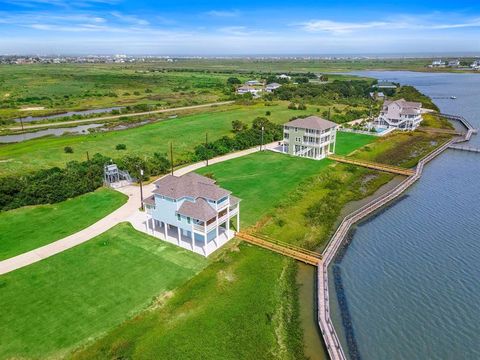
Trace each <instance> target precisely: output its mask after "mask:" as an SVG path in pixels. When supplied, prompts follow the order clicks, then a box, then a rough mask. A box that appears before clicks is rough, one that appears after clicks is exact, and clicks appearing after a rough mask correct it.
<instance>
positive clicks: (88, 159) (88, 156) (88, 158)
mask: <svg viewBox="0 0 480 360" xmlns="http://www.w3.org/2000/svg"><path fill="white" fill-rule="evenodd" d="M87 161H88V162H90V155H88V151H87Z"/></svg>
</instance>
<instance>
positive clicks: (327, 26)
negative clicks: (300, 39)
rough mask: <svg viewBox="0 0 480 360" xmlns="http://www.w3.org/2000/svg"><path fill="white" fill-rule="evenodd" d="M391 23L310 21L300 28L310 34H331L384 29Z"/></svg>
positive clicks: (302, 24)
mask: <svg viewBox="0 0 480 360" xmlns="http://www.w3.org/2000/svg"><path fill="white" fill-rule="evenodd" d="M388 25H389V23H387V22H382V21H372V22H364V23H352V22H338V21H332V20H310V21H307V22H304V23H301V24H300V27H301V28H302V29H303V30H305V31H308V32H331V33H339V34H343V33H349V32H352V31H355V30H364V29H374V28H384V27H386V26H388Z"/></svg>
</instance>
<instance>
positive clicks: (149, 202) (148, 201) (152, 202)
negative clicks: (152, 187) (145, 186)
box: [143, 195, 155, 205]
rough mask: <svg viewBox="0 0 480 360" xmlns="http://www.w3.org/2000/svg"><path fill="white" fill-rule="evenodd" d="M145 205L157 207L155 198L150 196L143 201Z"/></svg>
mask: <svg viewBox="0 0 480 360" xmlns="http://www.w3.org/2000/svg"><path fill="white" fill-rule="evenodd" d="M143 203H144V204H145V205H155V196H154V195H152V196H149V197H148V198H145V199H143Z"/></svg>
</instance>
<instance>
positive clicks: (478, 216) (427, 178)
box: [331, 72, 480, 360]
mask: <svg viewBox="0 0 480 360" xmlns="http://www.w3.org/2000/svg"><path fill="white" fill-rule="evenodd" d="M358 74H360V75H366V76H371V77H377V78H379V79H388V80H392V81H397V82H400V83H403V84H410V85H414V86H415V87H417V88H418V89H419V90H420V91H422V92H424V93H426V94H427V95H429V96H431V97H445V96H453V95H454V96H457V100H450V99H438V100H435V102H436V103H437V105H438V106H439V107H440V109H441V110H442V111H443V112H446V113H451V114H460V115H463V116H465V118H467V119H468V120H469V121H470V122H471V123H472V124H474V126H475V127H480V74H478V75H475V74H423V73H410V72H359V73H358ZM473 144H475V145H477V146H479V145H480V139H479V135H477V136H474V137H473V138H472V141H471V142H470V145H473ZM479 225H480V154H473V153H466V152H460V151H454V150H447V151H446V152H445V153H444V154H442V155H441V156H439V157H438V158H436V159H435V160H434V161H432V162H431V163H430V164H429V165H427V167H426V169H425V172H424V176H423V177H422V178H421V179H420V181H419V182H418V183H417V184H416V185H414V186H413V187H412V188H411V189H410V190H409V191H408V192H407V196H406V197H404V198H403V199H402V200H400V201H398V202H397V203H396V204H395V205H394V206H391V207H389V208H388V209H386V210H385V211H383V212H382V213H380V214H379V215H378V216H376V217H373V218H371V219H369V220H367V221H366V222H364V223H363V224H360V225H359V226H358V227H357V228H356V232H355V234H354V236H353V240H352V242H351V244H350V245H349V247H348V249H347V251H346V253H345V254H344V257H343V258H342V260H341V262H340V263H339V264H337V265H336V266H339V267H340V270H341V274H342V280H343V286H344V291H345V296H346V298H347V301H348V307H349V312H350V316H351V320H352V328H353V331H354V334H355V338H356V343H357V346H358V350H359V352H360V355H361V358H362V359H382V360H383V359H389V360H390V359H455V360H456V359H480V264H479V259H480V227H479ZM331 284H332V285H333V281H331ZM331 291H332V293H334V291H335V289H334V287H333V286H332V288H331ZM332 308H333V309H334V310H335V309H336V304H332ZM336 312H337V313H335V314H333V315H334V316H333V321H334V322H335V323H336V327H337V329H339V333H340V334H343V333H344V331H343V329H341V327H342V325H341V320H340V317H339V314H338V310H336Z"/></svg>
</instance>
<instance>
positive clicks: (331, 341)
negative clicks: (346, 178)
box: [317, 140, 455, 360]
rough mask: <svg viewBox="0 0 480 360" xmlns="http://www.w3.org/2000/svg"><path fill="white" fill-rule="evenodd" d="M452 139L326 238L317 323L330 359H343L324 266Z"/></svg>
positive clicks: (319, 270)
mask: <svg viewBox="0 0 480 360" xmlns="http://www.w3.org/2000/svg"><path fill="white" fill-rule="evenodd" d="M454 142H455V140H450V141H448V142H447V143H445V144H443V145H442V146H441V147H439V148H437V149H436V150H434V151H433V152H431V153H430V154H429V155H427V156H426V157H425V158H423V159H422V160H420V161H419V163H418V165H417V167H416V168H415V172H414V174H413V175H412V176H409V177H408V178H406V179H405V180H403V181H402V182H401V183H400V184H399V185H397V186H396V187H395V188H393V189H392V190H390V191H388V192H387V193H385V194H383V195H382V196H380V197H379V198H377V199H375V200H373V201H371V202H370V203H368V204H366V205H365V206H363V207H361V208H360V209H358V210H356V211H354V212H352V213H351V214H349V215H347V216H346V217H345V218H344V219H343V221H342V222H341V224H340V226H339V227H338V228H337V231H336V232H335V234H334V235H333V237H332V238H331V239H330V242H329V243H328V245H327V247H326V248H325V250H324V252H323V254H322V257H323V259H322V263H321V266H319V267H318V272H317V276H318V293H317V296H318V298H317V301H318V324H319V326H320V330H321V332H322V335H323V338H324V340H325V345H326V347H327V350H328V354H329V355H330V359H332V360H345V359H346V356H345V353H344V351H343V348H342V346H341V343H340V340H339V338H338V335H337V333H336V331H335V327H334V326H333V323H332V320H331V317H330V295H329V285H328V266H329V264H330V263H331V262H332V260H333V259H334V257H335V254H336V253H337V251H338V249H339V248H340V246H341V245H342V243H343V241H344V239H345V237H346V235H347V234H348V232H349V230H350V228H351V227H352V225H353V224H355V223H357V222H358V221H360V220H361V219H363V218H365V217H366V216H368V215H370V214H372V213H373V212H375V211H376V210H378V209H379V208H381V207H382V206H384V205H385V204H388V203H389V202H391V201H392V200H394V199H396V198H397V197H398V196H400V195H401V194H403V192H404V191H405V190H407V189H408V188H409V187H410V186H411V185H412V184H414V183H415V182H416V181H417V180H418V179H420V177H421V175H422V172H423V168H424V166H425V164H426V163H428V162H429V161H430V160H432V159H433V158H435V157H436V156H438V155H439V154H441V153H442V152H443V151H445V150H446V149H447V148H448V147H449V146H450V145H452V144H453V143H454Z"/></svg>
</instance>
